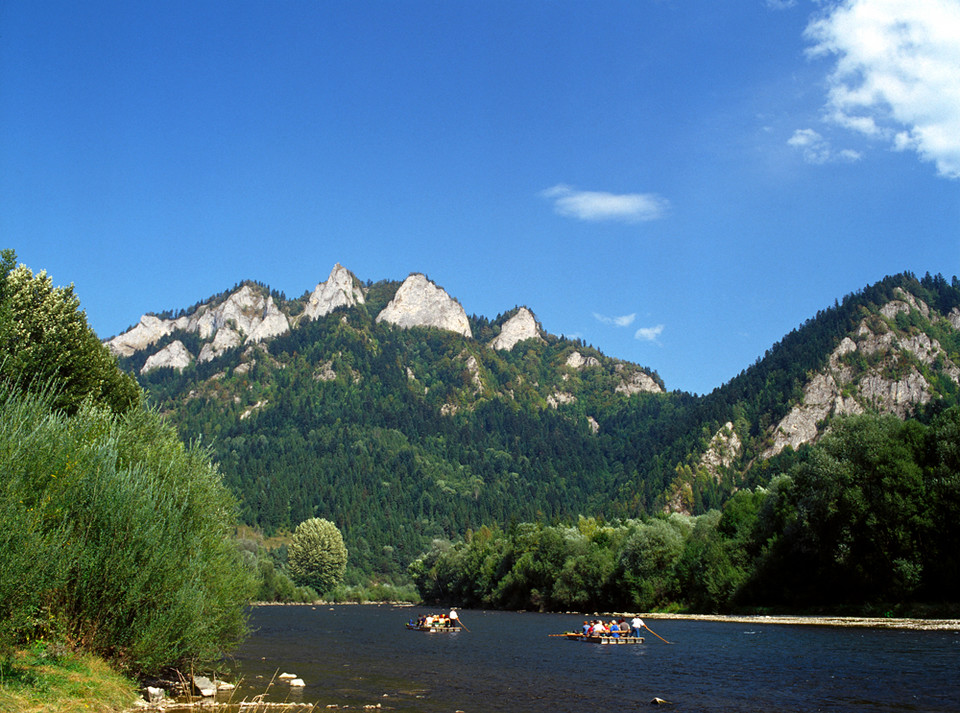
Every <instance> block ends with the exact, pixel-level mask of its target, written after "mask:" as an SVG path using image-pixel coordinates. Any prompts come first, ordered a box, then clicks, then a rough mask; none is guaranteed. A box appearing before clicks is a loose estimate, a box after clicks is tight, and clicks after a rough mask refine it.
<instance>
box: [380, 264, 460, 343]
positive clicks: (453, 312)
mask: <svg viewBox="0 0 960 713" xmlns="http://www.w3.org/2000/svg"><path fill="white" fill-rule="evenodd" d="M377 322H387V323H388V324H395V325H397V326H398V327H403V328H409V327H436V328H437V329H446V330H448V331H451V332H456V333H457V334H462V335H463V336H464V337H472V336H473V332H472V330H471V329H470V323H469V322H468V321H467V314H466V312H465V311H464V309H463V307H462V306H461V305H460V303H459V302H457V301H456V300H454V299H453V298H452V297H450V295H448V294H447V293H446V292H445V291H444V290H443V289H441V288H440V287H437V286H436V285H435V284H433V283H432V282H430V280H428V279H427V278H426V276H424V275H421V274H414V275H410V277H408V278H407V279H406V280H404V281H403V284H402V285H400V289H398V290H397V294H396V295H394V297H393V299H392V300H390V304H388V305H387V306H386V307H384V309H383V311H382V312H381V313H380V314H378V315H377Z"/></svg>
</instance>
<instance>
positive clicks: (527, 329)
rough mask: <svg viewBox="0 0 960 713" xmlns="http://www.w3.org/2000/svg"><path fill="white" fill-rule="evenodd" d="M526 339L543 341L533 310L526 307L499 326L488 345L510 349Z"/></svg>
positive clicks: (505, 349)
mask: <svg viewBox="0 0 960 713" xmlns="http://www.w3.org/2000/svg"><path fill="white" fill-rule="evenodd" d="M527 339H536V340H539V341H543V337H542V336H540V327H539V326H538V325H537V319H536V317H534V316H533V312H531V311H530V310H528V309H527V308H526V307H521V308H520V310H519V311H518V312H517V313H516V314H515V315H513V316H512V317H511V318H510V319H508V320H507V321H506V322H504V323H503V326H502V327H500V334H498V335H497V336H496V337H494V338H493V340H492V341H491V342H490V346H491V347H493V348H494V349H502V350H504V351H510V350H511V349H513V348H514V347H515V346H516V345H517V344H518V343H520V342H522V341H525V340H527Z"/></svg>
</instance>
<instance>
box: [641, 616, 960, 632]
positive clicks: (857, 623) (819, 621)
mask: <svg viewBox="0 0 960 713" xmlns="http://www.w3.org/2000/svg"><path fill="white" fill-rule="evenodd" d="M641 617H642V618H643V619H649V620H650V621H655V620H657V619H681V620H689V621H722V622H732V623H743V624H787V625H791V626H797V625H804V626H846V627H865V628H873V629H911V630H914V631H951V630H953V631H960V619H907V618H896V617H859V616H818V615H811V616H801V615H780V614H773V615H766V614H750V615H736V614H658V613H649V614H641Z"/></svg>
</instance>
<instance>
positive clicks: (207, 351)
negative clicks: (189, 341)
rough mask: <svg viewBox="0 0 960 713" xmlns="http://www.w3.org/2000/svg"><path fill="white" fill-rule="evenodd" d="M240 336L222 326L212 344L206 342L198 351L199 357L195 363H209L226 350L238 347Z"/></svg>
mask: <svg viewBox="0 0 960 713" xmlns="http://www.w3.org/2000/svg"><path fill="white" fill-rule="evenodd" d="M242 341H243V340H242V338H241V337H240V334H239V333H237V331H236V330H234V329H233V328H232V327H230V326H229V325H224V326H223V327H221V328H220V329H218V330H217V333H216V335H214V337H213V341H212V342H207V343H206V344H204V345H203V348H202V349H201V350H200V356H198V357H197V361H199V362H200V363H204V362H208V361H211V360H212V359H216V358H217V357H218V356H220V355H221V354H223V353H224V352H225V351H226V350H227V349H232V348H233V347H239V346H240V344H241V343H242Z"/></svg>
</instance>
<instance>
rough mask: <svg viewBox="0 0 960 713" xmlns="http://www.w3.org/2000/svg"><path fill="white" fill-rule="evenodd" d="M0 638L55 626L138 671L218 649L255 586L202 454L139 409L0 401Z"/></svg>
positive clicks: (53, 630) (240, 625) (207, 656)
mask: <svg viewBox="0 0 960 713" xmlns="http://www.w3.org/2000/svg"><path fill="white" fill-rule="evenodd" d="M0 469H2V471H3V472H4V475H5V479H4V483H3V490H2V493H0V562H2V565H0V621H2V622H3V627H2V629H0V641H2V642H3V643H5V644H6V645H7V646H11V645H13V644H16V643H18V642H22V641H24V640H28V639H32V638H36V637H40V636H53V637H63V638H66V639H67V640H68V641H71V642H73V643H75V644H78V645H80V646H82V647H83V648H85V649H87V650H89V651H92V652H95V653H99V654H101V655H103V656H106V657H108V658H110V659H112V660H114V661H116V662H117V663H119V664H121V665H124V666H129V667H130V668H132V669H134V670H137V671H144V672H149V671H155V670H157V669H159V668H161V667H163V666H165V665H168V664H172V663H179V662H183V661H188V660H195V659H196V660H208V661H209V660H214V659H216V658H217V657H218V656H219V655H220V654H221V652H222V651H223V650H224V649H225V648H226V647H228V646H229V645H230V644H231V643H232V642H236V641H237V640H238V639H239V637H240V636H241V635H242V634H243V632H244V619H243V616H242V607H243V605H244V603H245V602H246V601H247V600H248V597H249V595H250V594H251V593H252V592H251V587H250V579H249V576H248V574H247V569H246V568H245V567H243V565H242V562H241V559H240V555H239V552H238V551H237V549H236V548H235V547H234V545H233V544H232V542H231V540H230V538H229V537H228V535H229V527H230V525H231V517H232V515H233V503H232V498H231V496H230V495H229V494H228V493H227V492H226V490H225V489H224V488H223V486H222V485H221V483H220V476H219V474H218V473H217V471H216V469H215V467H214V466H213V465H211V463H210V459H209V455H208V454H207V453H206V452H205V451H203V450H201V449H198V448H196V447H191V448H186V447H184V446H183V444H182V443H181V442H180V441H179V439H178V438H177V435H176V432H175V431H174V430H173V429H172V428H170V427H169V426H166V425H164V424H163V423H162V422H161V420H160V418H159V417H158V416H157V415H156V414H154V413H150V412H146V411H143V410H139V409H136V410H132V411H130V412H128V413H127V414H125V415H123V416H116V415H114V414H112V413H111V412H109V411H108V410H106V409H103V408H98V407H95V406H92V405H85V406H82V407H81V408H80V410H79V411H78V412H77V414H76V415H74V416H73V417H66V416H64V415H62V414H59V413H58V412H56V411H53V410H51V408H50V406H49V404H48V402H47V400H46V399H43V398H38V397H34V396H29V395H21V394H18V393H16V392H11V391H9V390H7V391H5V392H4V393H3V396H2V401H0Z"/></svg>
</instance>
